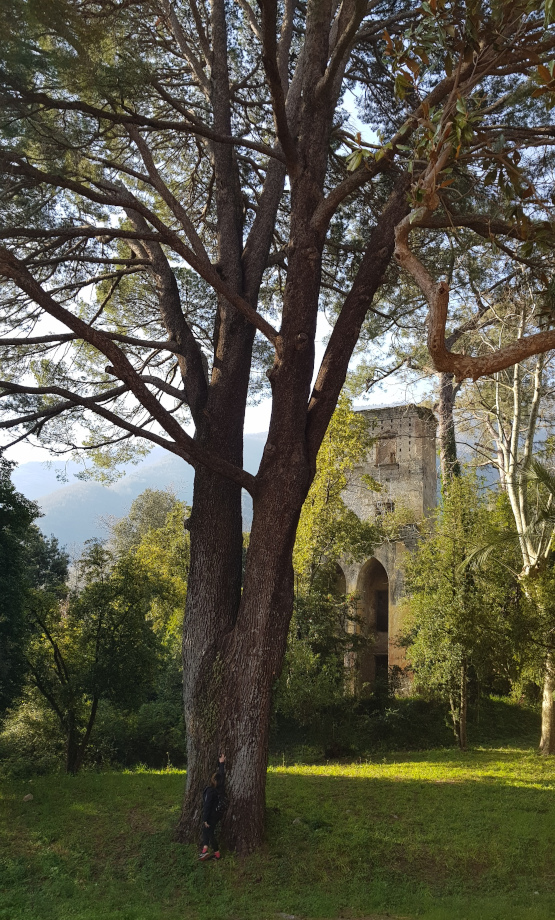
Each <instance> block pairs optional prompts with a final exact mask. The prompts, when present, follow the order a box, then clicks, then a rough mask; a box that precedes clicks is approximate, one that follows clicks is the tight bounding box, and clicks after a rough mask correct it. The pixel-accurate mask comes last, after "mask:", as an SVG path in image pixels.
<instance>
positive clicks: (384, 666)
mask: <svg viewBox="0 0 555 920" xmlns="http://www.w3.org/2000/svg"><path fill="white" fill-rule="evenodd" d="M357 595H358V597H359V616H360V619H361V625H360V629H361V631H362V632H363V633H364V634H366V635H368V637H369V638H371V639H372V640H373V641H372V643H371V644H370V647H369V648H368V650H366V651H364V652H363V653H362V654H361V655H360V658H359V675H358V681H357V683H358V686H359V692H360V693H361V694H362V695H364V692H365V690H367V691H369V690H371V689H372V688H373V687H374V685H375V683H376V681H387V675H388V671H389V578H388V576H387V572H386V570H385V568H384V567H383V565H382V564H381V562H380V561H379V560H378V559H376V558H375V557H372V559H368V561H367V562H365V563H364V565H363V566H362V568H361V570H360V573H359V576H358V582H357Z"/></svg>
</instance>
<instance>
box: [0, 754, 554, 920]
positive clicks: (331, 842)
mask: <svg viewBox="0 0 555 920" xmlns="http://www.w3.org/2000/svg"><path fill="white" fill-rule="evenodd" d="M183 786H184V775H183V773H179V772H177V771H174V772H158V773H157V772H136V773H106V774H95V773H85V774H83V775H81V776H78V777H65V776H50V777H37V778H36V779H34V780H32V781H30V782H29V781H22V780H20V781H15V780H12V781H3V783H2V794H1V798H0V920H31V918H33V920H35V918H40V920H66V918H67V920H70V918H72V920H177V918H179V920H266V918H268V920H274V918H275V920H277V918H278V917H279V915H280V914H288V915H295V916H296V917H307V918H309V917H314V918H316V917H322V918H324V917H325V918H339V917H342V918H357V917H365V918H368V917H372V918H374V917H380V918H381V917H386V916H387V917H391V918H393V917H395V918H417V917H418V918H420V917H422V918H427V920H552V918H553V917H554V916H555V795H554V790H555V763H554V762H553V760H551V759H542V758H539V757H538V756H537V755H536V754H535V753H533V752H532V751H531V750H530V749H528V750H527V749H517V748H513V749H508V748H504V749H497V750H492V749H485V748H484V749H475V750H473V751H471V752H469V753H468V754H460V753H458V752H456V751H453V750H441V751H431V752H430V751H428V752H426V753H425V754H418V753H413V754H403V755H397V756H395V755H388V756H386V757H385V758H381V759H380V760H377V761H374V762H368V763H360V764H351V765H347V764H342V765H337V764H335V765H334V764H329V765H323V766H304V765H297V766H292V767H280V766H275V767H272V768H270V770H269V775H268V795H267V798H268V842H267V845H266V846H265V847H264V849H263V850H262V851H261V852H259V853H257V854H255V855H253V856H251V857H250V858H248V859H246V860H238V859H236V858H235V857H233V856H231V855H229V854H226V858H225V859H223V860H222V861H221V862H220V863H208V864H199V863H197V862H196V850H195V849H194V848H192V847H185V846H180V845H178V844H175V843H173V842H172V830H173V828H174V826H175V823H176V820H177V816H178V812H179V803H180V799H181V796H182V792H183ZM29 792H32V794H33V797H34V798H33V800H32V801H31V802H28V803H26V802H24V801H23V796H24V795H26V794H27V793H29Z"/></svg>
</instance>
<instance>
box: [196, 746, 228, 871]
mask: <svg viewBox="0 0 555 920" xmlns="http://www.w3.org/2000/svg"><path fill="white" fill-rule="evenodd" d="M202 803H203V804H202V850H201V852H200V854H199V859H200V860H201V861H203V860H205V859H210V858H213V859H220V858H221V854H220V849H219V847H218V843H217V841H216V836H215V832H216V825H217V823H218V821H220V819H221V818H222V816H223V814H224V811H225V808H226V805H227V799H226V795H225V754H220V756H219V758H218V769H217V770H216V772H215V773H213V774H212V776H211V777H210V782H209V784H208V786H206V788H205V790H204V792H203V793H202ZM210 848H211V849H212V853H210Z"/></svg>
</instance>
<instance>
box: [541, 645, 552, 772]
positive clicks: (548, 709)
mask: <svg viewBox="0 0 555 920" xmlns="http://www.w3.org/2000/svg"><path fill="white" fill-rule="evenodd" d="M554 665H555V663H554V661H553V652H552V651H549V652H548V654H547V658H546V660H545V674H544V681H543V699H542V734H541V739H540V754H543V755H544V756H547V755H548V754H555V706H554V705H553V692H554V691H555V666H554Z"/></svg>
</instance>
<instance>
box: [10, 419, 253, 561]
mask: <svg viewBox="0 0 555 920" xmlns="http://www.w3.org/2000/svg"><path fill="white" fill-rule="evenodd" d="M265 442H266V434H264V433H260V434H247V435H245V461H244V462H245V469H247V470H248V471H249V472H251V473H256V471H257V469H258V466H259V464H260V458H261V457H262V451H263V448H264V444H265ZM80 470H81V467H80V466H79V465H78V464H76V463H73V462H69V463H67V465H66V466H65V478H66V480H68V481H67V482H65V483H64V482H60V480H59V479H58V478H57V472H56V465H55V464H53V465H52V466H51V467H50V468H48V467H47V466H46V465H45V464H43V463H36V462H33V463H23V464H22V465H21V466H19V467H18V468H17V469H16V470H15V471H14V473H13V482H14V484H15V487H16V488H17V489H18V491H19V492H22V493H23V494H24V495H26V496H27V498H31V499H33V501H36V502H37V504H38V505H39V506H40V508H41V511H42V512H43V517H41V518H39V520H38V521H37V524H38V525H39V527H40V529H41V530H42V531H43V533H45V534H46V535H47V536H50V534H54V536H56V537H57V538H58V540H59V541H60V544H61V545H62V546H66V547H67V549H68V550H69V551H70V552H71V553H75V554H78V553H79V552H80V550H81V547H82V545H83V543H84V542H85V540H88V539H91V538H92V537H99V538H103V537H105V536H106V526H105V524H104V523H103V522H105V521H106V520H108V519H110V518H119V517H123V516H124V515H126V514H127V512H128V511H129V508H130V507H131V503H132V502H133V501H134V499H135V498H137V496H138V495H140V494H141V492H144V491H145V489H165V488H167V487H168V486H170V487H172V488H173V489H174V491H175V493H176V495H177V496H178V498H181V499H182V500H183V501H186V502H188V503H191V501H192V498H193V479H194V471H193V468H192V467H191V466H189V464H188V463H185V462H184V461H183V460H181V459H180V458H179V457H176V456H175V455H174V454H170V453H168V452H167V451H165V450H163V449H162V448H158V447H157V448H155V449H154V450H153V451H152V453H151V454H149V456H148V457H147V458H146V459H145V460H144V461H143V462H142V463H140V464H138V465H137V466H133V465H132V464H129V466H128V467H127V468H126V470H125V475H124V476H123V478H121V479H119V480H118V481H117V482H115V483H113V484H112V485H109V486H103V485H100V484H99V483H98V482H86V481H79V480H76V478H75V477H76V473H78V472H79V471H80ZM243 519H244V527H245V530H249V529H250V525H251V522H252V501H251V498H250V496H249V495H247V494H246V493H245V492H244V493H243Z"/></svg>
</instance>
